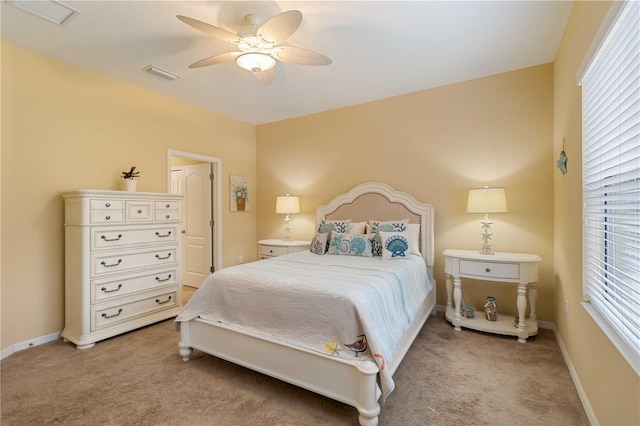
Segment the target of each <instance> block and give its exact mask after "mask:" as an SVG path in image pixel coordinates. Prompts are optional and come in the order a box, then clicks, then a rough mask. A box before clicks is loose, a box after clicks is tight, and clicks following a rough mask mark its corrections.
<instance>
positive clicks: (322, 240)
mask: <svg viewBox="0 0 640 426" xmlns="http://www.w3.org/2000/svg"><path fill="white" fill-rule="evenodd" d="M327 235H328V234H320V233H318V234H316V235H314V236H313V240H311V248H310V250H311V253H315V254H324V253H325V252H326V251H327Z"/></svg>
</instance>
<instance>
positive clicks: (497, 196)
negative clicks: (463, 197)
mask: <svg viewBox="0 0 640 426" xmlns="http://www.w3.org/2000/svg"><path fill="white" fill-rule="evenodd" d="M506 212H507V197H506V195H505V192H504V188H489V187H486V186H485V187H484V188H477V189H470V190H469V198H468V200H467V213H506Z"/></svg>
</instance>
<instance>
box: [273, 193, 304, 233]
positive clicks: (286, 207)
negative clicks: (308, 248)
mask: <svg viewBox="0 0 640 426" xmlns="http://www.w3.org/2000/svg"><path fill="white" fill-rule="evenodd" d="M276 213H281V214H286V216H285V218H284V241H291V219H290V218H289V214H290V213H300V200H299V199H298V197H294V196H292V195H289V194H287V195H285V196H279V197H278V198H277V199H276Z"/></svg>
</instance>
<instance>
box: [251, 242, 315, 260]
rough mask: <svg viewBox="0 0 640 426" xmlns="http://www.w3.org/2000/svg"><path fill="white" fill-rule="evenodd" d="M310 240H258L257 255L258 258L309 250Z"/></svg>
mask: <svg viewBox="0 0 640 426" xmlns="http://www.w3.org/2000/svg"><path fill="white" fill-rule="evenodd" d="M310 245H311V241H298V240H292V241H285V240H276V239H272V240H260V241H258V256H259V257H260V259H268V258H270V257H277V256H282V255H283V254H289V253H295V252H297V251H304V250H309V246H310Z"/></svg>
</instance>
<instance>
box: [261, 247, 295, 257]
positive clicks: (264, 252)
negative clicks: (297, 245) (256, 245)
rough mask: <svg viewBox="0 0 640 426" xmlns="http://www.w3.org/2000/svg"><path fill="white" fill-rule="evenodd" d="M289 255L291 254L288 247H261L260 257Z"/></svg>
mask: <svg viewBox="0 0 640 426" xmlns="http://www.w3.org/2000/svg"><path fill="white" fill-rule="evenodd" d="M287 253H289V248H288V247H278V246H265V245H261V246H260V256H282V255H283V254H287Z"/></svg>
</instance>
